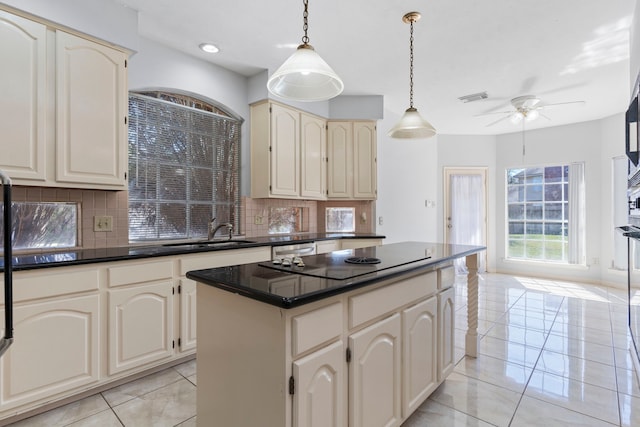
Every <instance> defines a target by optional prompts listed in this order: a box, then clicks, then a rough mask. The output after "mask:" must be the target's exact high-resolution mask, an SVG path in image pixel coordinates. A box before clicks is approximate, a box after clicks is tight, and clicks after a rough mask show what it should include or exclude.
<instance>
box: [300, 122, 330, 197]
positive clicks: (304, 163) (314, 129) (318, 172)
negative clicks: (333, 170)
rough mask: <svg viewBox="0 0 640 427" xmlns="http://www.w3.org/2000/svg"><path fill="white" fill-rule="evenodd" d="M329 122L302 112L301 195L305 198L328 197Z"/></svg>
mask: <svg viewBox="0 0 640 427" xmlns="http://www.w3.org/2000/svg"><path fill="white" fill-rule="evenodd" d="M326 126H327V122H326V121H325V120H322V119H319V118H317V117H313V116H310V115H308V114H304V113H301V114H300V131H301V138H300V167H301V171H300V173H301V176H300V195H301V196H302V197H303V198H305V199H321V200H322V199H326V197H327V194H326V182H327V164H326V161H325V160H326V151H327V150H326V148H327V132H326Z"/></svg>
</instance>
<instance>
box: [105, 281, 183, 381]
mask: <svg viewBox="0 0 640 427" xmlns="http://www.w3.org/2000/svg"><path fill="white" fill-rule="evenodd" d="M173 346H174V342H173V283H172V282H171V281H170V280H168V281H165V282H160V283H153V284H148V285H142V286H135V287H132V288H129V289H116V290H112V291H109V375H113V374H115V373H119V372H122V371H125V370H127V369H131V368H135V367H139V366H142V365H147V364H149V363H151V362H156V361H159V360H162V359H166V358H169V357H171V356H172V355H173Z"/></svg>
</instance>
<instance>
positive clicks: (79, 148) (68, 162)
mask: <svg viewBox="0 0 640 427" xmlns="http://www.w3.org/2000/svg"><path fill="white" fill-rule="evenodd" d="M126 60H127V56H126V54H125V53H123V52H120V51H117V50H114V49H111V48H108V47H106V46H103V45H101V44H98V43H94V42H92V41H89V40H85V39H82V38H80V37H77V36H74V35H71V34H67V33H65V32H62V31H56V88H57V91H56V99H57V102H56V105H57V114H56V129H57V133H56V142H57V144H56V145H57V148H56V153H57V155H56V160H57V161H56V180H57V181H59V182H73V183H78V184H98V185H114V186H121V187H123V188H124V187H126V178H125V173H126V170H127V143H126V141H127V126H126V117H127V78H126V76H127V74H126Z"/></svg>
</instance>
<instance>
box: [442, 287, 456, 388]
mask: <svg viewBox="0 0 640 427" xmlns="http://www.w3.org/2000/svg"><path fill="white" fill-rule="evenodd" d="M455 319H456V310H455V288H453V287H452V288H449V289H447V290H445V291H442V292H440V293H439V294H438V324H439V328H438V329H439V332H438V344H439V345H438V349H439V354H438V381H440V382H442V381H444V379H445V378H446V377H447V376H448V375H449V374H450V373H451V372H453V368H455V365H456V361H455V342H456V337H455V334H456V330H455Z"/></svg>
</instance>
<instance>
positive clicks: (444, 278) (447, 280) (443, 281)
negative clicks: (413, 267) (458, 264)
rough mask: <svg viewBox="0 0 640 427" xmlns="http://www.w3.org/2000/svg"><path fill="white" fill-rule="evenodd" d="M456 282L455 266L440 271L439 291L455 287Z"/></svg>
mask: <svg viewBox="0 0 640 427" xmlns="http://www.w3.org/2000/svg"><path fill="white" fill-rule="evenodd" d="M455 281H456V269H455V268H454V267H453V265H450V266H448V267H442V268H441V269H439V270H438V290H440V289H447V288H450V287H451V286H453V283H454V282H455Z"/></svg>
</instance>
